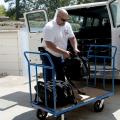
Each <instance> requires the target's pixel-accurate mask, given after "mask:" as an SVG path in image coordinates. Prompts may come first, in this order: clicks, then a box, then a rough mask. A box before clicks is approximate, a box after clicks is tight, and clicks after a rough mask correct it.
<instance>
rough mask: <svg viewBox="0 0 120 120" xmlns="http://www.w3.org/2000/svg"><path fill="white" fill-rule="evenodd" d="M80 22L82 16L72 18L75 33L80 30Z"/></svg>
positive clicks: (70, 20)
mask: <svg viewBox="0 0 120 120" xmlns="http://www.w3.org/2000/svg"><path fill="white" fill-rule="evenodd" d="M80 19H81V20H80ZM80 21H82V18H80V16H75V15H73V16H70V19H69V22H70V24H71V26H72V29H73V31H74V32H78V31H79V29H80Z"/></svg>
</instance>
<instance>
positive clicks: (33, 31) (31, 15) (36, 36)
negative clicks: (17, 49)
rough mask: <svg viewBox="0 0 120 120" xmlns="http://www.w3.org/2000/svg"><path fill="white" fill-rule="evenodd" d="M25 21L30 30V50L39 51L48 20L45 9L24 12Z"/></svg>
mask: <svg viewBox="0 0 120 120" xmlns="http://www.w3.org/2000/svg"><path fill="white" fill-rule="evenodd" d="M24 18H25V23H26V27H27V31H28V44H29V50H30V51H38V47H40V46H41V45H42V39H43V38H42V30H43V27H44V26H45V24H46V23H47V22H48V18H47V14H46V11H45V10H37V11H32V12H28V13H25V14H24Z"/></svg>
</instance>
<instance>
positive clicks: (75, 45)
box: [69, 37, 80, 53]
mask: <svg viewBox="0 0 120 120" xmlns="http://www.w3.org/2000/svg"><path fill="white" fill-rule="evenodd" d="M69 40H70V44H71V46H72V47H73V50H74V52H75V53H78V52H80V51H79V50H78V44H77V40H76V38H75V37H71V38H69Z"/></svg>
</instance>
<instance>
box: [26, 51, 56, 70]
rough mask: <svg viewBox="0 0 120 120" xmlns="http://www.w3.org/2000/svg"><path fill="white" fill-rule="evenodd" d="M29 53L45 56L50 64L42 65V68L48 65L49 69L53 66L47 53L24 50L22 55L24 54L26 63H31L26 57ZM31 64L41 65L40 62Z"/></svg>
mask: <svg viewBox="0 0 120 120" xmlns="http://www.w3.org/2000/svg"><path fill="white" fill-rule="evenodd" d="M30 54H34V55H39V56H46V57H47V58H48V60H49V62H50V66H44V68H48V67H50V68H51V69H53V68H54V64H53V62H52V59H51V57H50V56H49V54H48V53H42V52H30V51H25V52H24V56H25V58H26V60H27V62H28V64H31V63H30V60H29V59H28V56H29V55H30ZM32 65H37V66H39V65H42V64H37V63H32Z"/></svg>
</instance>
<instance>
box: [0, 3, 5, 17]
mask: <svg viewBox="0 0 120 120" xmlns="http://www.w3.org/2000/svg"><path fill="white" fill-rule="evenodd" d="M5 15H6V9H5V7H4V6H3V5H0V16H5Z"/></svg>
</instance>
